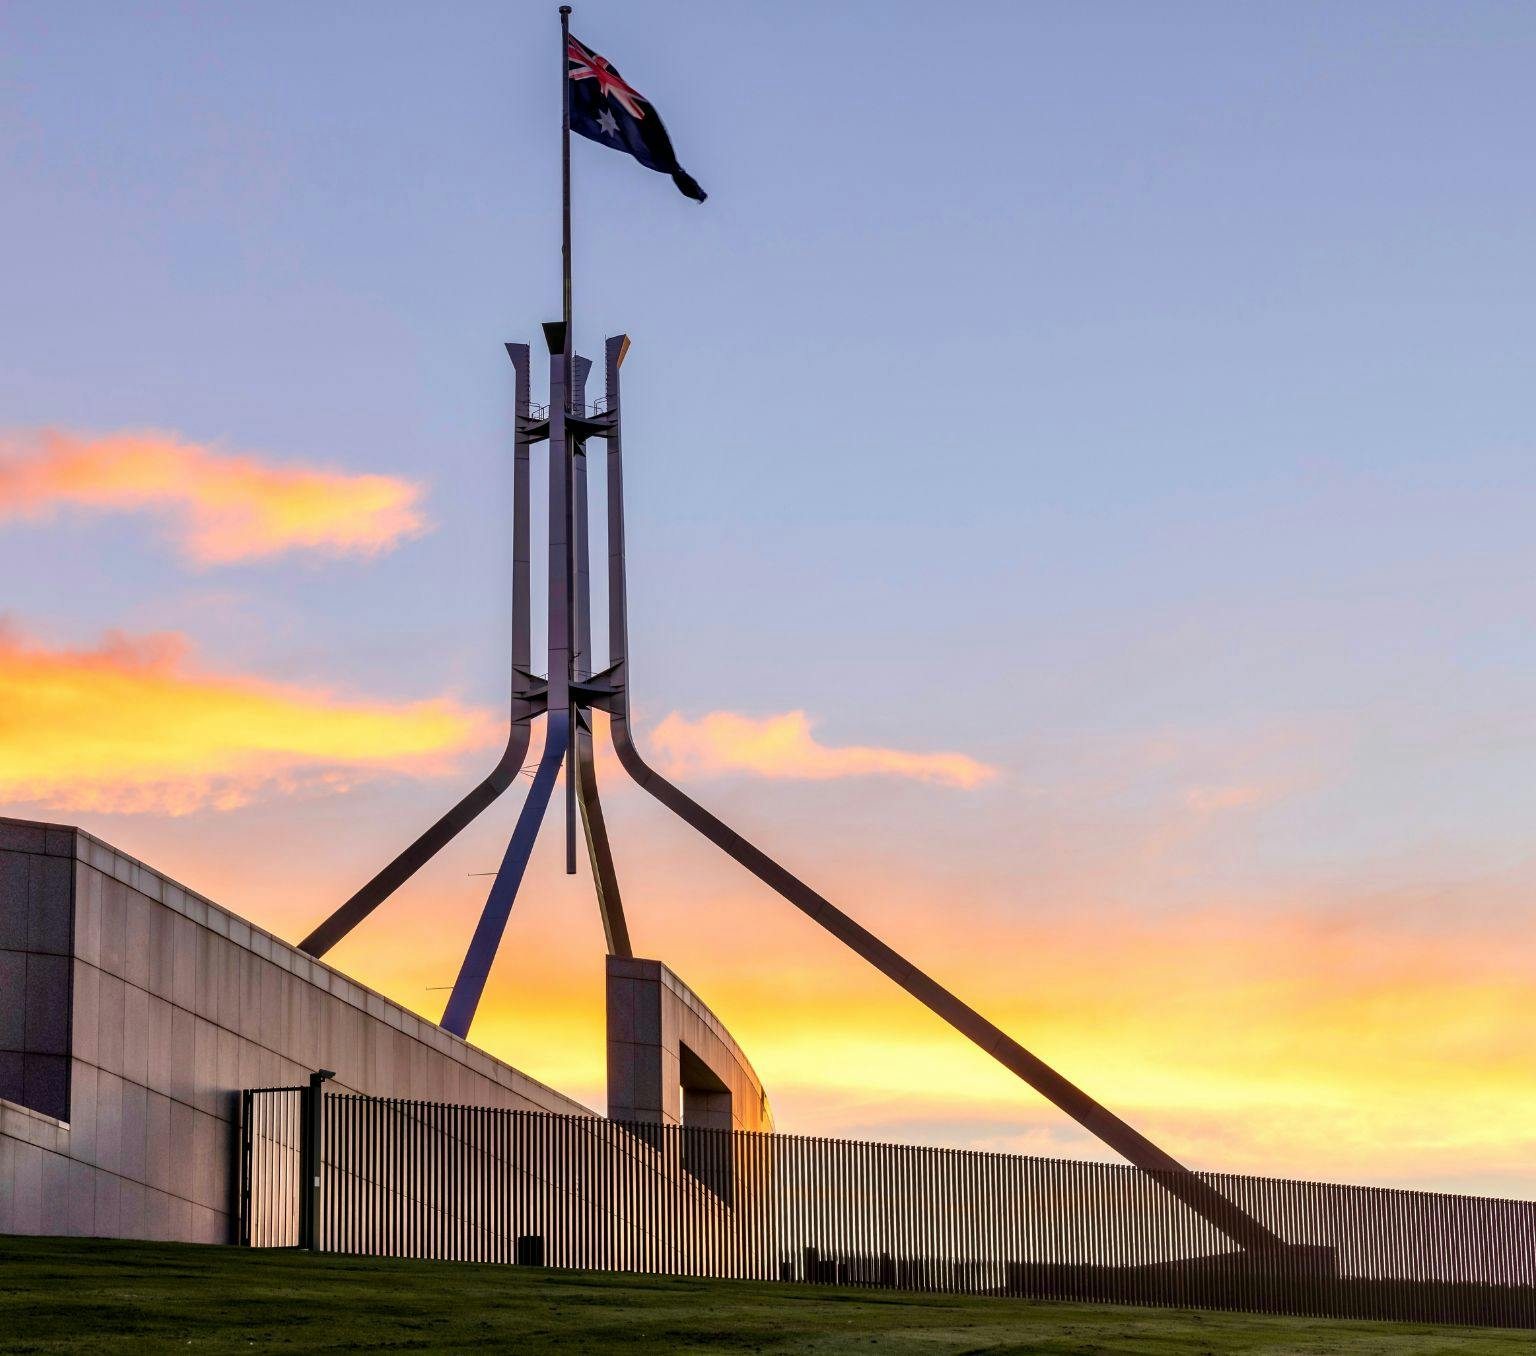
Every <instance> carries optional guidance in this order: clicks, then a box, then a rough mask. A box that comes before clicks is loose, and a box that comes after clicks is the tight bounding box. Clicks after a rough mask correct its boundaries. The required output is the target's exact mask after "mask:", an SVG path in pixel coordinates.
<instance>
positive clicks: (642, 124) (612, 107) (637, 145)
mask: <svg viewBox="0 0 1536 1356" xmlns="http://www.w3.org/2000/svg"><path fill="white" fill-rule="evenodd" d="M565 55H566V68H567V69H566V73H567V75H568V76H569V77H570V81H571V131H573V132H580V133H581V135H582V136H584V137H587V138H589V139H590V140H592V141H599V142H601V143H602V144H603V145H604V146H612V147H613V148H614V150H616V151H627V152H628V153H629V154H630V155H632V156H634V157H635V159H636V160H638V161H639V162H640V163H641V164H642V165H644V166H645V167H646V169H653V170H657V171H658V172H660V173H662V174H670V175H671V176H672V182H673V183H674V184H676V185H677V187H678V189H679V191H680V192H682V193H683V194H685V195H686V196H687V197H690V198H692V199H693V200H694V201H695V202H703V201H704V198H705V193H704V190H703V189H702V188H700V187H699V186H698V184H697V183H695V182H694V180H693V178H692V176H691V175H689V174H688V172H687V171H686V170H685V169H684V168H683V167H682V166H681V165H679V164H678V163H677V152H676V151H674V150H673V149H672V138H671V137H669V136H668V135H667V129H666V128H665V127H664V126H663V125H662V121H661V115H660V114H659V113H658V112H657V111H656V108H655V105H653V104H652V103H651V102H650V101H649V100H648V99H646V97H645V96H644V95H643V94H641V93H640V92H639V91H638V90H636V89H635V88H634V86H632V85H628V84H626V83H625V82H624V79H623V77H622V76H620V74H619V73H618V71H616V70H615V69H614V68H613V67H612V66H611V65H610V64H609V63H608V59H607V58H606V57H600V56H598V54H597V53H596V52H594V51H593V50H592V49H591V48H590V47H587V46H585V45H584V44H582V43H580V42H577V41H576V39H575V38H568V39H567V42H566V49H565Z"/></svg>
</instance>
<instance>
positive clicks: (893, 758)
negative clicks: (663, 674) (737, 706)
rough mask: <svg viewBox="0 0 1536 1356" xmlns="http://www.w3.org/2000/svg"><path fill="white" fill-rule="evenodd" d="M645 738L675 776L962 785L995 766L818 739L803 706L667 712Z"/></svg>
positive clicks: (990, 774) (985, 777) (992, 773)
mask: <svg viewBox="0 0 1536 1356" xmlns="http://www.w3.org/2000/svg"><path fill="white" fill-rule="evenodd" d="M651 740H652V742H653V743H654V744H655V746H656V749H657V750H658V752H659V753H660V755H661V757H662V758H663V759H664V760H665V761H666V763H667V765H668V769H669V771H671V772H672V773H673V774H675V775H678V776H684V775H688V774H693V775H696V776H710V775H716V774H720V773H729V772H751V773H756V774H757V775H758V776H760V777H783V778H798V779H802V780H806V781H828V780H831V779H833V778H837V777H908V778H911V779H913V780H916V781H923V782H937V783H939V784H940V785H943V786H956V787H961V788H965V789H969V788H971V787H974V786H980V785H981V784H982V783H983V782H987V781H990V780H992V778H994V777H996V776H997V769H996V768H993V767H989V766H988V765H987V764H985V763H981V762H978V761H977V760H976V759H974V758H971V757H969V756H967V755H966V754H963V753H909V752H907V751H905V750H903V749H882V748H870V747H865V746H862V745H857V744H849V745H844V746H843V747H841V748H837V747H832V746H830V745H827V744H823V743H821V742H820V741H818V740H817V738H816V736H815V735H814V734H813V733H812V722H811V720H810V718H809V717H808V716H807V715H806V714H805V712H804V711H787V712H785V713H784V714H783V715H778V716H763V717H761V718H756V717H752V716H743V715H738V714H737V713H735V712H733V711H711V712H710V713H709V714H708V715H706V716H701V717H700V718H699V719H698V720H689V719H687V718H686V717H685V716H682V715H679V714H678V713H677V712H676V711H674V712H673V713H672V714H671V715H669V716H668V717H667V718H666V719H665V720H663V721H662V722H661V724H660V725H658V726H657V727H656V729H655V731H654V732H653V733H652V735H651Z"/></svg>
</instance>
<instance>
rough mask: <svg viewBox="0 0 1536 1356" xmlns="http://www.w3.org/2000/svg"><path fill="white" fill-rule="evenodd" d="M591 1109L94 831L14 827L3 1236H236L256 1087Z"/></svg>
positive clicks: (1, 1175) (4, 929) (5, 912)
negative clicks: (247, 1112) (324, 1082)
mask: <svg viewBox="0 0 1536 1356" xmlns="http://www.w3.org/2000/svg"><path fill="white" fill-rule="evenodd" d="M319 1068H326V1069H333V1070H335V1072H336V1081H335V1083H334V1084H333V1085H332V1086H333V1087H335V1088H336V1089H337V1090H338V1091H349V1092H358V1093H365V1094H369V1095H372V1096H379V1097H411V1098H425V1099H431V1100H434V1101H450V1102H462V1103H469V1104H474V1105H479V1106H497V1107H512V1108H518V1109H523V1110H543V1111H558V1112H563V1113H566V1114H577V1115H591V1114H593V1113H592V1112H590V1111H589V1110H588V1109H587V1108H586V1107H583V1106H581V1105H580V1104H579V1103H577V1102H575V1101H573V1100H572V1099H570V1098H568V1097H565V1096H563V1095H561V1094H560V1093H558V1092H556V1091H554V1090H553V1089H552V1088H548V1087H545V1086H544V1085H543V1084H542V1083H539V1082H537V1081H535V1080H534V1079H532V1078H529V1077H528V1076H527V1075H526V1074H523V1073H520V1072H519V1071H518V1070H517V1069H514V1068H512V1067H511V1066H510V1065H508V1064H505V1063H503V1062H501V1061H500V1060H497V1059H494V1058H492V1057H491V1056H490V1055H488V1054H486V1053H485V1052H484V1051H483V1050H478V1049H476V1048H475V1047H474V1046H472V1045H469V1044H468V1043H467V1042H465V1041H462V1040H460V1039H458V1038H457V1037H455V1036H451V1035H449V1034H448V1033H447V1032H445V1031H443V1030H442V1029H441V1028H440V1027H438V1026H436V1025H435V1024H434V1023H432V1022H429V1021H425V1020H423V1019H421V1018H419V1017H417V1016H416V1015H415V1014H413V1013H410V1012H407V1011H406V1010H405V1009H403V1008H401V1007H400V1006H399V1005H398V1004H395V1003H392V1002H390V1001H389V1000H388V999H386V998H384V997H383V996H382V995H380V994H377V993H374V992H373V991H371V990H369V989H365V988H364V987H363V986H361V985H360V984H356V983H354V982H353V981H352V980H350V979H348V978H347V977H346V976H345V975H343V974H341V973H340V972H339V971H337V970H334V969H332V968H331V967H330V966H328V965H325V964H323V963H321V962H319V961H315V960H312V959H310V958H309V957H308V956H306V955H304V954H303V953H302V952H299V951H298V950H296V949H295V948H294V947H292V946H290V945H288V944H287V943H286V942H283V941H281V940H280V939H278V938H276V937H274V936H272V935H271V934H270V933H268V932H264V931H263V930H262V929H260V928H258V927H255V926H254V925H252V924H251V923H248V922H246V921H245V920H244V919H242V918H239V917H236V916H235V915H234V914H232V913H229V912H228V911H227V910H225V909H222V908H220V907H219V906H218V905H216V904H214V903H212V902H211V901H210V900H207V899H204V898H203V897H202V896H200V895H197V894H194V893H193V892H192V891H190V890H187V889H185V888H184V887H182V886H180V885H178V884H177V883H176V882H174V881H172V880H169V879H167V878H166V877H164V876H162V875H161V874H160V873H159V872H157V871H154V870H152V869H151V868H150V867H147V866H145V865H144V864H143V863H142V862H139V861H136V860H134V859H133V858H132V857H129V856H127V855H126V854H124V853H122V852H119V851H118V850H117V849H115V848H113V847H112V846H110V845H109V844H107V843H104V842H102V841H101V840H100V839H98V838H94V837H92V836H91V835H90V834H88V833H85V832H83V831H81V830H79V829H75V828H72V827H69V826H66V825H60V824H39V823H31V822H28V821H24V820H15V819H4V818H0V1233H23V1234H43V1233H49V1234H77V1235H95V1236H101V1237H122V1238H151V1239H174V1240H185V1241H191V1242H229V1241H232V1240H233V1238H234V1236H235V1219H234V1215H235V1211H236V1209H237V1201H236V1190H237V1182H238V1163H237V1133H236V1132H237V1120H238V1116H239V1092H240V1090H241V1089H243V1088H252V1087H272V1086H282V1085H290V1084H298V1083H303V1082H304V1081H305V1080H306V1079H307V1077H308V1075H309V1073H310V1072H311V1071H312V1070H314V1069H319Z"/></svg>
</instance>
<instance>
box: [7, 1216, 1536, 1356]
mask: <svg viewBox="0 0 1536 1356" xmlns="http://www.w3.org/2000/svg"><path fill="white" fill-rule="evenodd" d="M1533 1348H1536V1339H1533V1336H1532V1334H1530V1333H1514V1332H1502V1331H1491V1330H1487V1329H1466V1328H1432V1327H1426V1326H1423V1325H1418V1324H1385V1323H1343V1322H1334V1321H1328V1320H1322V1319H1284V1318H1270V1317H1257V1316H1253V1315H1245V1314H1218V1313H1196V1312H1192V1311H1188V1310H1177V1309H1131V1308H1121V1307H1117V1306H1111V1305H1105V1306H1093V1305H1080V1304H1045V1303H1034V1302H1030V1301H1027V1300H1003V1299H972V1298H957V1297H936V1296H929V1295H903V1294H894V1293H890V1292H871V1291H867V1290H845V1289H838V1288H834V1287H830V1286H799V1285H771V1284H768V1285H765V1284H752V1283H746V1282H725V1281H671V1280H657V1279H652V1278H648V1277H634V1276H614V1275H602V1274H598V1273H594V1272H576V1271H543V1270H533V1269H529V1268H522V1267H506V1266H502V1267H492V1266H466V1265H460V1264H454V1263H442V1262H437V1263H432V1262H397V1261H387V1262H385V1261H375V1260H370V1259H363V1258H348V1257H308V1256H305V1255H303V1254H299V1253H290V1252H248V1251H243V1250H240V1249H236V1248H211V1247H194V1246H190V1245H185V1244H161V1243H132V1242H120V1241H115V1240H112V1241H109V1240H102V1239H43V1238H14V1237H0V1351H3V1352H5V1353H12V1352H16V1353H22V1352H44V1353H54V1352H78V1351H110V1352H150V1351H152V1352H169V1351H173V1350H174V1351H187V1350H189V1349H190V1350H193V1351H207V1352H226V1351H228V1352H233V1351H243V1352H252V1351H258V1352H259V1351H288V1352H297V1351H303V1352H311V1351H402V1352H405V1351H412V1352H415V1351H426V1352H432V1351H468V1350H485V1351H504V1352H515V1353H519V1356H522V1353H537V1352H579V1353H582V1356H601V1354H602V1353H610V1352H642V1351H658V1352H688V1353H700V1354H702V1353H712V1352H729V1353H736V1352H770V1353H774V1352H814V1353H818V1354H821V1353H844V1352H879V1353H881V1356H885V1354H886V1353H894V1354H895V1356H905V1354H906V1353H912V1354H914V1356H916V1353H922V1356H943V1354H945V1353H987V1356H1013V1353H1023V1352H1062V1353H1068V1352H1071V1353H1087V1352H1105V1353H1137V1354H1138V1356H1140V1354H1142V1353H1146V1354H1149V1356H1184V1354H1185V1353H1188V1356H1200V1354H1201V1353H1211V1352H1247V1353H1264V1354H1265V1356H1280V1354H1281V1353H1285V1354H1286V1356H1291V1354H1292V1353H1296V1354H1299V1353H1308V1354H1309V1356H1310V1354H1311V1353H1318V1354H1319V1356H1321V1354H1322V1353H1327V1354H1328V1356H1333V1353H1346V1354H1347V1356H1366V1354H1367V1353H1378V1352H1379V1353H1392V1356H1407V1354H1409V1353H1412V1356H1420V1354H1421V1353H1431V1352H1433V1353H1442V1352H1445V1353H1450V1352H1456V1353H1461V1352H1467V1353H1477V1354H1478V1356H1495V1353H1506V1352H1507V1353H1510V1354H1511V1356H1513V1353H1515V1352H1520V1353H1523V1356H1530V1353H1531V1352H1532V1350H1533Z"/></svg>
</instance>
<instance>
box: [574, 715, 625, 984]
mask: <svg viewBox="0 0 1536 1356" xmlns="http://www.w3.org/2000/svg"><path fill="white" fill-rule="evenodd" d="M575 742H576V793H577V796H578V798H579V799H580V802H581V826H582V829H583V831H584V832H585V834H586V839H587V857H588V859H589V860H590V861H591V863H592V882H593V884H594V885H595V886H596V888H597V911H598V913H599V914H600V915H601V917H602V920H603V937H604V938H605V939H606V941H607V944H608V954H609V955H611V956H623V957H626V958H627V957H630V956H633V955H634V954H635V953H634V951H633V950H632V949H631V947H630V941H629V925H628V923H627V922H626V921H625V919H624V905H623V902H622V901H621V900H620V898H619V877H618V873H617V872H616V871H615V870H614V866H613V852H612V850H611V849H610V848H609V846H608V827H607V824H606V823H605V822H604V820H603V806H602V802H601V801H599V800H598V798H597V765H596V760H595V758H594V755H593V748H592V731H591V730H590V729H588V728H587V726H586V722H585V721H584V720H582V719H581V717H580V716H578V717H577V725H576V730H575Z"/></svg>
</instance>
